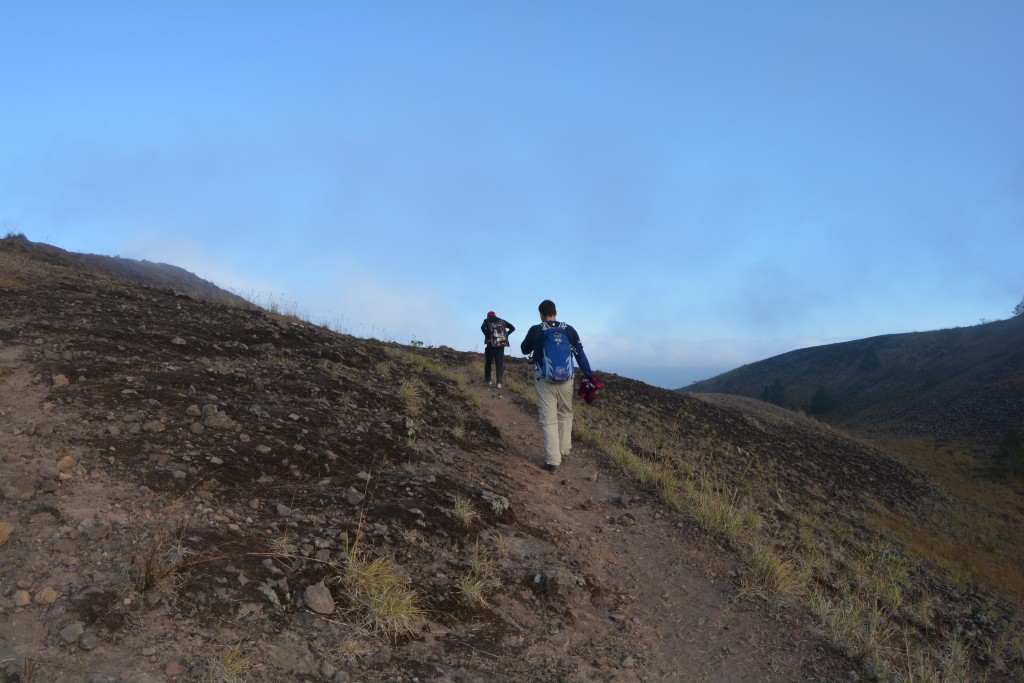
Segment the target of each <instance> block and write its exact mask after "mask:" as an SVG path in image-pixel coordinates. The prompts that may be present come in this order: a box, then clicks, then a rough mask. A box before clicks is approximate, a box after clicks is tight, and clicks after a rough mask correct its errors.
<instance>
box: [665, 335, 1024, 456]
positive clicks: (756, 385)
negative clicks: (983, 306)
mask: <svg viewBox="0 0 1024 683" xmlns="http://www.w3.org/2000/svg"><path fill="white" fill-rule="evenodd" d="M680 391H686V392H695V393H705V392H715V393H727V394H737V395H740V396H748V397H752V398H758V399H760V398H765V399H768V400H771V401H772V402H775V403H778V404H779V405H782V406H784V407H787V408H792V409H798V410H804V411H808V412H811V413H818V414H819V415H820V416H821V417H825V418H826V419H828V420H829V421H830V422H832V423H833V424H842V425H847V426H850V427H854V428H858V429H862V430H865V431H870V432H874V433H884V434H889V435H895V436H901V437H907V436H917V437H934V438H938V439H941V440H944V441H947V442H954V443H964V444H975V445H981V446H983V447H991V446H992V445H994V444H995V443H997V442H998V441H999V439H1000V438H1002V436H1003V435H1004V434H1005V433H1006V432H1007V430H1009V429H1017V430H1022V431H1024V316H1016V317H1014V318H1011V319H1009V320H1001V321H998V322H992V323H986V324H983V325H977V326H974V327H963V328H954V329H949V330H939V331H936V332H913V333H908V334H893V335H886V336H882V337H872V338H870V339H861V340H857V341H851V342H844V343H841V344H828V345H826V346H817V347H813V348H808V349H800V350H797V351H791V352H789V353H785V354H782V355H780V356H775V357H774V358H769V359H767V360H763V361H759V362H757V363H751V364H750V365H745V366H743V367H741V368H737V369H736V370H732V371H730V372H727V373H725V374H722V375H719V376H718V377H715V378H713V379H709V380H705V381H703V382H697V383H696V384H693V385H691V386H689V387H686V388H685V389H680ZM816 396H817V397H818V398H819V402H818V405H815V397H816ZM822 399H824V400H822Z"/></svg>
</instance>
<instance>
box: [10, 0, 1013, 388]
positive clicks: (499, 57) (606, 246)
mask: <svg viewBox="0 0 1024 683" xmlns="http://www.w3.org/2000/svg"><path fill="white" fill-rule="evenodd" d="M1021 35H1024V2H1021V1H1019V0H978V1H976V2H946V1H943V0H933V1H929V2H924V1H921V2H901V1H899V0H896V1H892V2H883V1H881V0H877V1H875V0H868V1H863V2H862V1H856V2H854V1H850V2H820V1H813V2H812V1H810V0H807V1H803V2H796V1H792V2H787V1H785V0H780V1H779V2H762V1H756V2H754V1H751V2H740V1H738V0H737V1H731V0H726V1H724V2H722V1H715V2H712V1H710V0H709V1H707V2H683V1H679V2H667V1H666V2H655V1H644V0H631V1H626V0H623V1H615V2H611V1H602V0H595V1H588V2H584V1H583V0H565V1H559V0H546V1H543V2H540V1H537V2H531V1H529V0H526V1H519V2H469V1H466V2H456V1H444V0H441V1H437V2H424V1H422V0H416V1H412V0H410V1H408V2H398V1H388V0H383V1H380V2H341V1H337V2H326V1H322V2H316V1H311V0H310V1H295V2H266V1H259V0H245V1H226V0H225V1H216V0H215V1H209V0H207V1H204V2H190V1H188V0H177V1H175V2H170V1H167V2H160V1H155V0H154V1H149V2H136V1H131V2H129V1H122V2H105V1H103V0H95V1H90V2H66V3H58V2H48V1H47V0H32V1H31V2H29V1H22V0H5V2H3V3H2V4H0V38H2V39H0V232H3V233H4V234H6V233H8V232H22V233H24V234H25V235H26V236H28V238H29V239H31V240H34V241H41V242H48V243H50V244H54V245H56V246H59V247H62V248H64V249H69V250H73V251H82V252H88V253H97V254H107V255H119V256H123V257H130V258H138V259H147V260H150V261H157V262H167V263H172V264H175V265H178V266H181V267H183V268H186V269H188V270H190V271H192V272H194V273H196V274H198V275H200V276H201V277H204V278H207V279H209V280H212V281H213V282H215V283H217V284H219V285H221V286H224V287H227V288H230V289H232V290H233V291H236V292H238V293H240V294H242V295H245V296H248V297H250V298H253V299H255V300H257V302H259V303H264V304H274V305H278V306H280V307H282V308H285V309H289V310H291V311H293V312H297V313H299V314H301V315H303V316H304V317H306V318H308V319H310V320H312V321H314V322H318V323H326V324H329V325H331V326H333V327H335V328H336V329H339V330H341V331H346V332H350V333H352V334H357V335H362V336H375V337H380V338H385V339H392V340H395V341H400V342H403V343H407V342H409V341H411V340H413V339H417V340H420V341H423V342H425V343H426V344H431V345H442V344H444V345H448V346H452V347H454V348H457V349H461V350H481V346H482V344H481V342H482V336H481V335H480V333H479V325H480V322H481V321H482V320H483V317H484V315H485V314H486V312H487V311H488V310H495V311H497V312H498V314H499V315H501V316H503V317H505V318H507V319H508V320H509V321H510V322H512V323H513V324H514V325H516V327H517V328H519V332H517V333H516V334H514V335H513V337H512V342H513V350H514V349H515V348H516V347H517V346H518V342H519V341H520V340H521V339H522V336H521V333H522V332H525V330H526V328H527V327H528V326H529V325H531V324H534V323H535V322H537V304H538V303H539V302H540V301H541V300H542V299H545V298H550V299H552V300H554V301H555V302H556V304H557V305H558V308H559V313H560V316H559V317H560V318H561V319H564V320H566V321H568V322H570V323H572V324H573V325H574V326H576V328H577V329H578V330H579V331H580V333H581V336H582V338H583V341H584V345H585V348H586V350H587V353H588V355H589V357H590V359H591V361H592V363H593V364H594V366H595V367H596V368H597V369H599V370H605V371H610V372H617V373H619V374H623V375H627V376H631V377H636V378H638V379H642V380H644V381H647V382H650V383H652V384H656V385H659V386H665V387H670V388H675V387H682V386H685V385H687V384H689V383H690V382H692V381H695V380H699V379H705V378H708V377H711V376H714V375H716V374H718V373H720V372H723V371H726V370H729V369H732V368H734V367H737V366H739V365H741V364H744V363H749V362H753V361H757V360H761V359H763V358H767V357H770V356H773V355H776V354H778V353H783V352H785V351H789V350H792V349H795V348H802V347H806V346H810V345H814V344H821V343H828V342H833V341H844V340H848V339H857V338H864V337H870V336H874V335H879V334H888V333H895V332H910V331H923V330H931V329H939V328H945V327H956V326H964V325H973V324H976V323H978V322H979V321H980V320H982V319H985V320H995V319H1002V318H1007V317H1009V316H1010V312H1011V311H1012V309H1013V307H1014V305H1015V304H1016V303H1017V302H1019V301H1020V300H1021V297H1022V296H1024V267H1022V265H1021V251H1022V249H1021V248H1022V247H1024V123H1022V122H1024V41H1022V40H1021V39H1020V36H1021Z"/></svg>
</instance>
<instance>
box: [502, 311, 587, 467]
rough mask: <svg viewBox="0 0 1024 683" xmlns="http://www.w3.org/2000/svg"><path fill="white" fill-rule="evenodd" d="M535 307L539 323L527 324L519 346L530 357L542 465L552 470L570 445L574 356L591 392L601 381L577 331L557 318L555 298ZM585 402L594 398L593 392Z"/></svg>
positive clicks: (570, 447) (585, 384) (559, 462)
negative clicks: (540, 439) (528, 327)
mask: <svg viewBox="0 0 1024 683" xmlns="http://www.w3.org/2000/svg"><path fill="white" fill-rule="evenodd" d="M537 308H538V310H539V311H540V324H539V325H534V326H533V327H531V328H530V331H529V332H527V333H526V338H525V339H523V342H522V344H521V345H520V349H521V350H522V352H523V353H524V354H525V355H527V356H530V359H531V360H532V361H533V377H534V383H533V386H534V390H535V391H536V394H537V412H538V414H539V416H540V428H541V433H542V434H543V436H544V469H545V470H547V471H548V472H551V473H555V472H557V471H558V466H559V465H561V464H562V458H563V457H565V456H567V455H568V454H569V451H570V450H571V449H572V388H573V382H572V375H573V369H574V365H573V359H574V358H575V360H576V362H577V363H579V366H580V370H582V371H583V375H584V376H585V378H586V379H584V380H583V382H584V386H587V387H593V389H592V391H593V395H596V393H597V390H598V389H599V388H600V383H599V382H598V381H597V378H596V377H594V373H593V371H591V369H590V361H588V360H587V354H585V353H584V352H583V342H581V341H580V335H579V333H577V332H576V330H575V329H574V328H573V326H572V325H567V324H565V323H562V322H558V320H556V317H557V315H558V311H557V310H556V309H555V304H554V302H553V301H550V300H548V299H545V300H544V301H542V302H540V306H538V307H537ZM531 354H532V355H531ZM582 390H583V387H582V386H581V392H582ZM582 395H583V394H582V393H581V396H582ZM587 402H588V403H590V402H593V398H592V395H591V398H589V399H587Z"/></svg>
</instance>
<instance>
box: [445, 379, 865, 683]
mask: <svg viewBox="0 0 1024 683" xmlns="http://www.w3.org/2000/svg"><path fill="white" fill-rule="evenodd" d="M475 372H476V369H474V368H472V367H464V368H461V369H460V374H461V375H462V376H463V378H464V379H465V380H466V385H467V386H468V387H469V389H470V391H472V392H473V393H474V394H476V395H477V396H478V397H479V399H480V405H481V407H482V409H483V412H484V413H485V414H486V416H487V417H488V419H490V420H491V421H492V422H493V423H494V424H495V425H497V426H498V427H499V429H500V430H501V434H502V437H503V441H504V444H505V446H506V448H507V452H506V453H505V454H504V457H505V458H506V463H505V467H506V472H507V476H508V477H509V478H510V480H511V481H512V482H513V484H514V485H516V486H518V487H519V488H520V489H521V490H522V491H523V492H524V497H525V500H524V506H523V507H524V509H525V510H526V511H527V512H526V515H527V516H529V517H530V519H529V520H528V521H529V523H531V524H533V525H535V526H537V527H540V528H547V529H548V530H549V531H550V532H551V533H552V535H553V537H554V538H555V539H556V541H555V542H556V545H558V546H559V547H560V548H561V550H562V551H563V552H566V553H569V554H572V555H575V556H576V557H578V558H580V561H581V564H582V565H584V566H583V567H581V569H582V570H583V571H584V572H585V573H586V574H587V575H588V576H591V577H593V579H594V581H595V582H596V583H597V584H598V586H599V587H600V588H601V589H602V591H601V592H602V594H603V595H604V596H605V597H606V598H607V599H608V602H609V603H610V604H611V605H612V608H611V609H610V611H609V614H608V616H607V618H608V619H609V620H610V621H612V622H613V623H615V624H617V628H618V629H619V631H618V635H619V636H621V638H620V640H621V641H622V642H624V643H626V646H625V649H626V651H627V652H626V654H625V655H624V657H623V660H622V661H620V662H618V664H619V666H620V667H621V669H622V670H623V672H628V671H629V670H631V669H633V668H635V670H636V673H637V674H638V675H639V676H641V677H642V678H644V679H646V680H654V681H661V680H664V681H834V680H837V679H839V678H846V675H845V674H846V672H845V671H843V670H842V669H843V668H844V667H843V665H842V662H841V661H839V660H837V659H836V658H835V657H834V656H833V655H832V654H830V653H829V652H827V651H826V649H825V647H824V646H823V644H822V642H821V641H820V640H819V639H818V638H817V637H815V636H813V635H812V634H811V632H810V629H809V628H808V624H807V623H806V620H805V619H804V618H803V617H802V616H801V615H798V614H796V613H789V612H785V611H782V610H780V609H778V608H772V609H766V608H764V607H763V606H761V605H759V604H757V603H752V602H746V601H745V602H739V601H736V600H734V598H733V596H734V595H735V594H736V588H737V586H736V579H735V578H734V577H735V576H736V572H737V571H738V570H739V563H738V559H737V558H736V557H735V555H734V554H732V553H729V552H727V551H725V550H724V549H723V548H721V547H719V546H718V545H717V544H715V542H714V541H713V540H709V539H708V538H707V537H706V536H705V535H703V534H702V533H701V532H700V531H699V530H698V529H696V528H695V526H694V523H693V522H692V520H691V519H688V518H687V517H686V516H684V515H683V514H682V513H679V512H675V511H670V510H668V509H667V508H666V507H664V506H662V505H659V504H658V503H657V502H656V501H655V500H654V499H653V498H652V497H651V496H650V495H648V494H646V493H644V492H642V491H640V490H639V489H638V488H637V487H636V486H635V485H634V484H633V483H631V482H628V481H625V480H624V478H623V477H622V475H620V474H619V473H616V472H613V471H611V470H610V469H609V468H608V467H607V466H606V465H605V464H603V463H604V461H605V456H604V455H603V454H602V453H599V452H597V451H596V450H595V449H594V448H593V447H591V446H589V445H587V444H581V443H578V442H577V443H575V444H574V446H573V450H572V454H571V456H570V457H569V458H567V459H566V460H565V461H564V462H563V465H562V467H561V468H560V469H559V471H558V472H557V473H556V474H554V475H552V474H549V473H547V472H545V471H543V470H542V469H541V465H542V464H543V452H542V444H541V436H540V430H539V426H538V424H537V419H536V416H535V414H534V413H533V412H532V409H531V410H529V411H528V410H527V409H526V408H525V407H523V406H521V405H518V404H517V402H516V400H515V397H514V395H513V394H512V392H510V391H509V390H508V389H503V390H497V389H494V388H492V387H488V386H487V385H486V384H484V383H483V382H482V380H480V379H479V378H478V377H476V376H475ZM599 400H600V399H599ZM576 410H577V411H580V410H587V407H586V406H585V405H583V404H578V405H577V408H576ZM592 627H593V625H592V624H588V623H586V622H583V623H577V624H575V625H574V627H572V628H570V629H568V630H567V633H566V636H565V639H566V641H567V644H566V648H567V649H568V647H569V643H570V642H571V641H574V640H575V641H585V640H587V639H588V638H590V637H591V635H592V633H588V631H587V629H588V628H592ZM619 680H631V677H630V676H629V675H628V674H626V673H624V674H623V675H622V677H620V679H619Z"/></svg>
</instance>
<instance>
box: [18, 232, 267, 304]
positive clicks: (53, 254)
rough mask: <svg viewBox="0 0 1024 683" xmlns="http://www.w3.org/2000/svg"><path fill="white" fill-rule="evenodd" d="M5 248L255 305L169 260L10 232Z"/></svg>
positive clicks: (208, 297)
mask: <svg viewBox="0 0 1024 683" xmlns="http://www.w3.org/2000/svg"><path fill="white" fill-rule="evenodd" d="M4 248H5V249H7V250H9V251H11V252H17V253H22V254H25V255H28V256H31V257H32V258H33V259H34V260H38V261H43V262H46V263H51V264H54V265H62V266H66V267H69V268H74V269H79V270H83V271H88V272H93V273H96V274H97V275H105V276H108V277H112V278H116V279H118V280H124V281H128V282H135V283H138V284H143V285H149V286H151V287H162V288H167V289H173V290H175V291H177V292H179V293H181V294H187V295H189V296H193V297H195V298H197V299H205V300H207V301H217V302H220V303H224V304H230V305H235V306H250V305H251V304H250V303H249V302H248V301H246V300H245V299H243V298H242V297H240V296H238V295H237V294H232V293H231V292H229V291H227V290H224V289H221V288H220V287H218V286H217V285H215V284H213V283H212V282H208V281H206V280H204V279H202V278H200V277H197V276H196V275H194V274H192V273H190V272H188V271H187V270H185V269H184V268H179V267H178V266H172V265H169V264H166V263H152V262H150V261H137V260H135V259H129V258H120V257H112V256H100V255H98V254H79V253H75V252H71V251H65V250H64V249H60V248H58V247H54V246H51V245H49V244H43V243H42V242H32V241H29V240H28V239H26V238H25V237H23V236H21V235H10V236H8V237H7V238H6V239H4ZM5 275H6V276H7V278H10V279H14V278H16V277H17V273H16V272H14V270H13V268H11V269H10V270H9V271H8V272H7V273H6V274H5V273H0V285H2V284H3V280H2V278H3V277H4V276H5Z"/></svg>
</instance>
